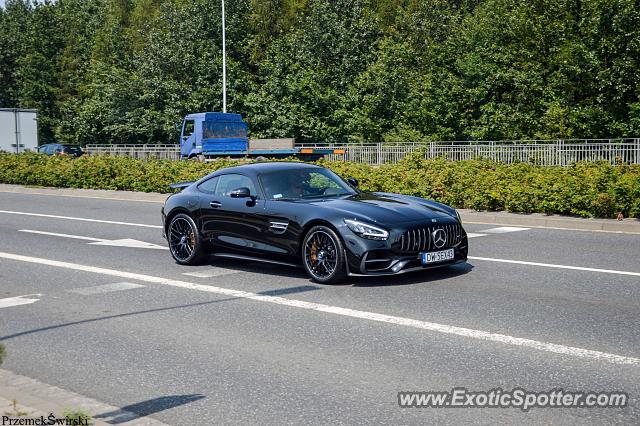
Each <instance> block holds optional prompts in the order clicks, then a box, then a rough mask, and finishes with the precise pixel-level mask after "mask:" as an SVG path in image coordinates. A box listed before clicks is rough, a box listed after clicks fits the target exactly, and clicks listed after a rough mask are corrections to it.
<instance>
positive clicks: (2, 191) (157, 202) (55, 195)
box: [0, 188, 171, 204]
mask: <svg viewBox="0 0 640 426" xmlns="http://www.w3.org/2000/svg"><path fill="white" fill-rule="evenodd" d="M61 189H70V188H61ZM50 190H51V189H49V191H50ZM0 192H1V193H5V194H18V195H43V196H45V197H69V198H92V199H95V200H115V201H134V202H136V203H156V204H162V203H164V200H163V201H160V200H141V199H140V198H131V199H130V198H122V197H101V196H96V195H87V194H80V195H73V194H51V193H46V192H37V191H29V192H19V191H6V190H3V189H0ZM166 195H167V197H169V195H171V194H166Z"/></svg>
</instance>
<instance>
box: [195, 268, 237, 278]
mask: <svg viewBox="0 0 640 426" xmlns="http://www.w3.org/2000/svg"><path fill="white" fill-rule="evenodd" d="M241 272H242V271H237V270H235V269H227V268H219V267H213V268H209V269H207V270H205V271H195V272H184V273H183V274H182V275H187V276H189V277H196V278H213V277H219V276H222V275H230V274H238V273H241Z"/></svg>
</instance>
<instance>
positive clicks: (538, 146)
mask: <svg viewBox="0 0 640 426" xmlns="http://www.w3.org/2000/svg"><path fill="white" fill-rule="evenodd" d="M296 146H297V147H300V148H330V149H344V150H345V153H344V155H340V154H332V155H328V156H327V158H328V159H331V160H337V161H341V160H344V161H353V162H359V163H367V164H374V165H380V164H386V163H395V162H398V161H400V160H401V159H403V158H404V157H406V156H407V155H409V154H411V153H414V152H417V151H419V152H421V153H422V155H423V156H424V158H437V157H445V158H447V159H449V160H472V159H478V158H486V159H490V160H494V161H501V162H504V163H514V162H523V163H532V164H539V165H542V166H567V165H569V164H571V163H575V162H583V161H598V160H603V161H608V162H610V163H611V164H620V163H635V164H640V138H634V139H579V140H577V139H574V140H553V141H539V140H531V141H497V142H494V141H482V142H478V141H473V142H470V141H447V142H416V143H398V144H388V143H376V144H296ZM86 151H87V152H88V153H89V154H90V155H96V154H103V155H120V156H127V157H131V158H136V159H169V160H177V159H179V158H180V148H179V146H178V145H87V146H86Z"/></svg>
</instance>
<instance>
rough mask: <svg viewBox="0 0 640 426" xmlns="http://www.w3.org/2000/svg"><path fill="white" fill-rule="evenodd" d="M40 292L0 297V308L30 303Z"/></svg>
mask: <svg viewBox="0 0 640 426" xmlns="http://www.w3.org/2000/svg"><path fill="white" fill-rule="evenodd" d="M41 296H42V294H40V293H38V294H26V295H24V296H16V297H7V298H6V299H0V309H2V308H10V307H12V306H20V305H30V304H31V303H36V302H37V301H38V300H40V299H39V298H40V297H41Z"/></svg>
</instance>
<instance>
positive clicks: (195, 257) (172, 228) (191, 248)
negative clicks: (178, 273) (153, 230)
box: [167, 213, 206, 265]
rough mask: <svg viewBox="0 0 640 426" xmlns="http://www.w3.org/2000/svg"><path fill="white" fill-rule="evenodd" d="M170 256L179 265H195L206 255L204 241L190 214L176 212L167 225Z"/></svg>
mask: <svg viewBox="0 0 640 426" xmlns="http://www.w3.org/2000/svg"><path fill="white" fill-rule="evenodd" d="M167 241H168V243H169V251H170V252H171V256H172V257H173V258H174V259H175V261H176V262H177V263H179V264H180V265H197V264H199V263H202V261H203V260H204V259H205V257H206V252H205V250H204V241H203V238H202V235H200V232H198V227H197V226H196V223H195V222H194V221H193V219H192V218H191V216H189V215H187V214H184V213H178V214H177V215H175V216H174V217H173V218H172V219H171V222H169V226H168V227H167Z"/></svg>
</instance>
